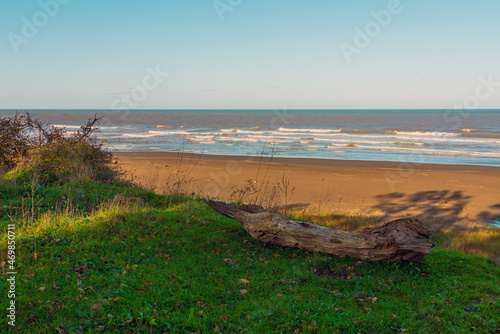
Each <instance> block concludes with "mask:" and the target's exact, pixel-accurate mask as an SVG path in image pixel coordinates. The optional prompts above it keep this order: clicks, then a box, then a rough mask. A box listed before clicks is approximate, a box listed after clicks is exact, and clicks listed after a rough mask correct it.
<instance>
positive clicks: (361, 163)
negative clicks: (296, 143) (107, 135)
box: [112, 151, 500, 186]
mask: <svg viewBox="0 0 500 334" xmlns="http://www.w3.org/2000/svg"><path fill="white" fill-rule="evenodd" d="M112 154H113V156H115V157H122V158H135V159H162V158H167V159H171V158H176V157H177V156H179V155H183V156H184V157H187V158H189V159H191V158H195V157H197V158H198V157H199V158H203V159H205V160H237V161H258V160H259V159H261V156H260V155H257V154H255V155H253V156H250V155H229V154H210V153H181V152H179V153H178V152H153V151H137V152H112ZM264 159H265V160H269V159H270V157H269V156H267V155H266V156H264V157H263V160H264ZM272 161H273V162H277V163H284V164H297V165H300V164H303V165H318V164H319V165H321V166H328V165H329V164H333V163H335V165H336V167H355V168H387V169H400V168H405V167H404V166H407V165H412V166H413V167H415V169H422V170H424V169H425V170H454V171H487V172H488V171H491V172H494V171H498V172H500V166H491V165H470V164H439V163H421V162H406V161H401V162H397V161H379V160H347V159H329V158H315V157H303V158H296V157H280V156H274V157H272ZM313 162H314V163H313ZM402 165H403V167H401V166H402ZM499 186H500V185H499Z"/></svg>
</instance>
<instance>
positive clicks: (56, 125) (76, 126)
mask: <svg viewBox="0 0 500 334" xmlns="http://www.w3.org/2000/svg"><path fill="white" fill-rule="evenodd" d="M52 126H54V127H56V128H66V129H80V128H81V126H79V125H62V124H54V125H52Z"/></svg>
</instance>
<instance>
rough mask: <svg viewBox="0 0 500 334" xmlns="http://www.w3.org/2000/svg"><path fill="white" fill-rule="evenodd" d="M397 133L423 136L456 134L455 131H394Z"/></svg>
mask: <svg viewBox="0 0 500 334" xmlns="http://www.w3.org/2000/svg"><path fill="white" fill-rule="evenodd" d="M396 134H397V135H404V136H424V137H428V136H430V137H436V136H437V137H446V136H457V134H456V133H453V132H437V131H434V132H424V131H396Z"/></svg>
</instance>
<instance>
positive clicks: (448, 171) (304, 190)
mask: <svg viewBox="0 0 500 334" xmlns="http://www.w3.org/2000/svg"><path fill="white" fill-rule="evenodd" d="M114 156H115V157H116V159H117V160H118V163H119V165H120V166H121V167H122V168H123V169H124V170H125V171H127V172H128V173H129V174H131V175H133V176H134V178H135V179H136V181H138V182H141V183H142V184H143V185H147V186H152V187H153V186H154V187H156V188H157V189H158V190H160V191H161V190H162V189H164V185H165V182H166V179H167V177H168V175H171V174H172V173H176V172H177V171H178V172H179V173H180V174H181V175H187V177H186V180H192V182H191V183H190V186H191V187H193V188H192V189H194V191H196V192H197V193H199V194H201V195H203V196H210V197H213V198H218V199H224V200H227V199H229V198H230V196H231V193H232V192H233V187H238V188H242V186H244V185H245V183H246V182H247V180H252V182H254V184H255V185H256V186H258V185H259V184H261V183H262V182H270V183H274V182H277V181H279V180H281V178H282V176H283V175H284V176H285V177H286V178H288V179H289V180H290V183H291V186H294V187H295V190H294V191H293V192H292V193H291V195H289V199H288V204H289V206H291V207H293V208H295V209H299V210H302V209H305V210H309V211H312V212H315V211H321V212H336V213H342V214H348V215H365V216H371V217H377V218H378V219H380V220H382V221H387V220H390V219H397V218H400V217H410V216H411V217H417V218H420V219H422V220H425V221H426V222H428V223H429V225H436V224H437V225H439V226H438V227H440V228H445V229H455V230H460V229H470V228H474V227H477V226H480V225H479V224H481V223H483V222H488V221H489V220H491V219H495V218H496V217H498V216H500V168H498V167H487V166H466V165H437V164H417V163H397V162H378V161H348V160H326V159H295V158H276V157H275V158H273V159H272V161H270V158H263V159H261V157H253V158H249V157H233V156H216V155H195V154H186V153H184V154H182V155H179V154H176V153H160V152H155V153H150V152H135V153H115V154H114ZM181 158H182V159H181ZM281 194H283V193H281ZM283 203H284V199H283V198H282V204H283Z"/></svg>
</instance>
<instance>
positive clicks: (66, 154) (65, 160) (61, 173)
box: [0, 113, 119, 184]
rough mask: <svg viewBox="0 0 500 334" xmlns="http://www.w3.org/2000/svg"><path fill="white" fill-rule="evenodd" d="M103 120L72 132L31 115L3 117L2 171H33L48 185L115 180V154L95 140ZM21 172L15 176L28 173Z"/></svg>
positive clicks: (32, 173) (90, 121) (0, 164)
mask: <svg viewBox="0 0 500 334" xmlns="http://www.w3.org/2000/svg"><path fill="white" fill-rule="evenodd" d="M99 120H100V118H98V117H97V116H94V118H93V119H90V120H89V121H88V122H87V124H86V125H84V126H82V127H81V128H80V129H79V130H78V131H76V132H74V133H69V132H68V131H66V129H65V128H59V127H55V126H53V125H49V124H47V123H43V122H41V121H40V120H37V119H33V118H32V117H31V116H30V114H29V113H26V114H25V115H24V114H22V115H21V114H16V115H15V116H14V117H12V118H5V117H4V118H0V124H1V126H2V130H1V132H0V172H3V173H5V172H8V171H12V170H13V169H20V170H21V171H23V170H24V171H29V173H30V174H31V175H32V176H34V177H36V178H37V179H38V181H39V182H41V183H45V184H47V183H54V182H60V183H65V182H68V181H71V180H75V179H88V180H98V181H104V182H110V181H113V180H115V179H116V177H117V176H118V175H119V172H118V170H117V169H116V168H114V167H113V166H112V163H111V162H112V155H111V153H110V152H109V151H107V150H105V149H104V148H103V146H102V143H100V142H98V141H97V140H96V139H95V138H93V137H92V134H93V133H94V132H96V131H97V130H98V128H97V126H96V125H97V124H98V122H99ZM21 171H17V172H15V173H14V174H23V175H24V174H26V172H21ZM11 173H12V172H11Z"/></svg>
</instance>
